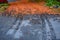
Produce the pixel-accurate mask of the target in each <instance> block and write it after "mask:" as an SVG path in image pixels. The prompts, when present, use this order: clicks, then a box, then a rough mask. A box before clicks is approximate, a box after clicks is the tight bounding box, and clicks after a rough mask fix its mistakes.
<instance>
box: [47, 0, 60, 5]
mask: <svg viewBox="0 0 60 40" xmlns="http://www.w3.org/2000/svg"><path fill="white" fill-rule="evenodd" d="M46 5H47V6H53V5H58V6H60V2H58V1H57V0H46Z"/></svg>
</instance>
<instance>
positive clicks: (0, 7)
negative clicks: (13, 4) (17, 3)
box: [0, 3, 9, 12]
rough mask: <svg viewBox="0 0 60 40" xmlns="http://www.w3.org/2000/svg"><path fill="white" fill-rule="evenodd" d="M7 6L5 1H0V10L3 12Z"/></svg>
mask: <svg viewBox="0 0 60 40" xmlns="http://www.w3.org/2000/svg"><path fill="white" fill-rule="evenodd" d="M8 6H9V4H7V3H0V12H4V11H5V10H6V8H7V7H8Z"/></svg>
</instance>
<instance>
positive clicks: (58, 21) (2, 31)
mask: <svg viewBox="0 0 60 40" xmlns="http://www.w3.org/2000/svg"><path fill="white" fill-rule="evenodd" d="M59 30H60V16H57V15H56V16H55V15H26V16H24V17H23V18H22V19H21V18H16V17H7V16H0V40H56V39H59V38H60V35H59V34H60V31H59Z"/></svg>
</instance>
